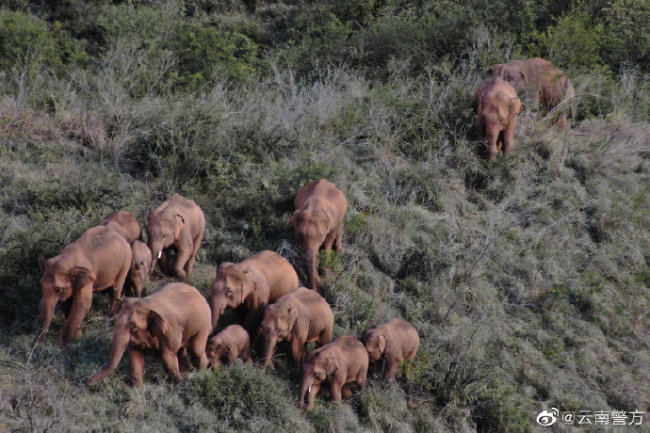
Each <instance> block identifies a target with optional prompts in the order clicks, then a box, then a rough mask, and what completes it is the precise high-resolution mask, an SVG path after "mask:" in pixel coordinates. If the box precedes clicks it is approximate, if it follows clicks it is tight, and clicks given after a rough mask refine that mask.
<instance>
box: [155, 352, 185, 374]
mask: <svg viewBox="0 0 650 433" xmlns="http://www.w3.org/2000/svg"><path fill="white" fill-rule="evenodd" d="M160 355H161V357H162V363H163V367H165V371H166V372H167V374H168V375H169V376H170V378H171V379H172V380H174V381H175V382H180V381H181V379H182V378H181V372H180V370H179V367H178V355H177V352H174V351H172V350H170V349H169V348H164V349H163V350H162V352H161V354H160Z"/></svg>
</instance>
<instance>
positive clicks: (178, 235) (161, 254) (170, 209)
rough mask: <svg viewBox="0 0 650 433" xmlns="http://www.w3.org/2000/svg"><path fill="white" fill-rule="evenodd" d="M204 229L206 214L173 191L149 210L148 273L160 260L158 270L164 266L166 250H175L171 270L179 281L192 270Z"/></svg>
mask: <svg viewBox="0 0 650 433" xmlns="http://www.w3.org/2000/svg"><path fill="white" fill-rule="evenodd" d="M204 232H205V216H204V215H203V211H202V210H201V208H200V207H199V206H198V205H197V204H196V203H195V202H194V201H192V200H187V199H185V198H183V197H181V196H180V195H178V194H172V196H171V197H169V198H168V199H167V201H165V202H164V203H163V204H161V205H160V206H158V207H157V208H155V209H153V210H152V211H151V212H149V218H148V224H147V238H148V245H149V249H150V250H151V254H152V255H153V257H152V262H151V269H150V272H151V271H153V269H154V268H155V267H156V262H157V261H158V260H160V262H161V266H160V267H161V270H162V271H163V272H167V271H168V270H167V269H166V268H167V267H168V266H167V265H168V261H169V251H170V250H172V249H174V250H176V261H175V262H174V267H173V269H172V273H173V274H174V275H175V276H176V277H178V278H179V279H181V280H184V279H185V277H187V275H188V274H189V273H190V272H192V268H193V267H194V261H195V260H196V254H197V253H198V251H199V246H200V245H201V239H203V233H204Z"/></svg>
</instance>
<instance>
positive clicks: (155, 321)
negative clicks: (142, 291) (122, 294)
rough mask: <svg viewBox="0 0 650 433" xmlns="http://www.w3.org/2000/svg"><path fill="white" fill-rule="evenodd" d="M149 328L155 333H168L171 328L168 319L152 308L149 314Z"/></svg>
mask: <svg viewBox="0 0 650 433" xmlns="http://www.w3.org/2000/svg"><path fill="white" fill-rule="evenodd" d="M147 330H148V331H149V333H150V334H153V335H159V334H160V335H167V331H168V330H169V328H168V326H167V321H166V320H165V319H163V318H162V316H161V315H160V314H158V313H156V312H155V311H154V310H150V311H149V314H148V315H147Z"/></svg>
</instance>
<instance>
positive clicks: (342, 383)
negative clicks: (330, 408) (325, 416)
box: [299, 335, 368, 409]
mask: <svg viewBox="0 0 650 433" xmlns="http://www.w3.org/2000/svg"><path fill="white" fill-rule="evenodd" d="M302 369H303V375H302V382H301V384H300V399H299V404H300V407H302V408H305V409H311V408H312V407H313V406H314V397H316V394H318V390H319V389H320V386H321V383H322V382H323V381H325V380H327V381H328V382H329V384H330V394H331V396H332V400H333V401H336V402H339V401H341V397H342V396H343V397H345V398H349V397H350V396H351V395H352V391H351V390H350V384H351V383H357V384H359V385H361V386H362V387H363V386H365V385H366V375H367V373H368V352H366V348H365V347H363V343H361V342H360V341H359V340H357V339H356V338H354V337H352V336H350V335H343V336H341V337H338V338H337V339H336V340H334V341H332V342H331V343H329V344H326V345H324V346H323V347H320V348H318V349H316V350H313V351H311V352H309V354H308V355H307V358H306V359H305V363H304V364H303V366H302ZM305 395H307V404H305Z"/></svg>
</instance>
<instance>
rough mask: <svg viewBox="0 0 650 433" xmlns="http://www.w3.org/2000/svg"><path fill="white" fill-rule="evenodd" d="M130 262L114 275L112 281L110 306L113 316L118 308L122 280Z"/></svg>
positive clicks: (123, 280) (127, 271)
mask: <svg viewBox="0 0 650 433" xmlns="http://www.w3.org/2000/svg"><path fill="white" fill-rule="evenodd" d="M129 267H130V264H128V263H127V265H126V266H124V267H123V268H122V269H120V272H119V273H118V274H117V277H115V281H113V305H112V306H111V315H112V316H113V317H115V315H116V314H117V312H118V311H119V310H120V305H121V302H120V301H121V300H122V289H123V288H124V282H125V281H126V276H127V275H128V273H129Z"/></svg>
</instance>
